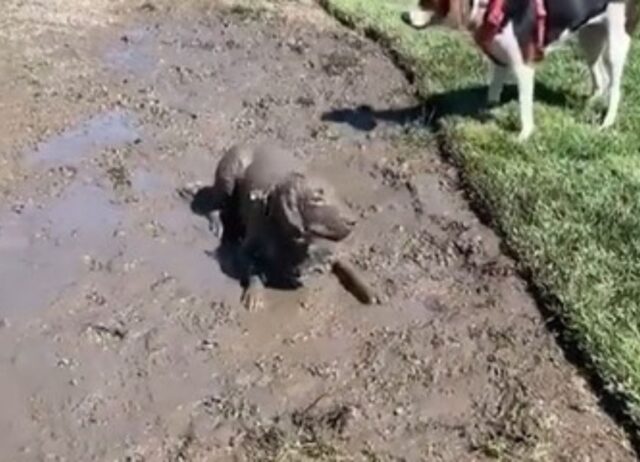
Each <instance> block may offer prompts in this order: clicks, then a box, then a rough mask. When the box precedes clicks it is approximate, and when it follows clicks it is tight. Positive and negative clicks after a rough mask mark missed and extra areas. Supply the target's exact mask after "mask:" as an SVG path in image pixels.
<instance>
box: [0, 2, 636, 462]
mask: <svg viewBox="0 0 640 462" xmlns="http://www.w3.org/2000/svg"><path fill="white" fill-rule="evenodd" d="M145 5H147V4H146V3H145ZM207 5H208V6H209V7H208V8H206V9H205V8H203V7H202V5H201V4H200V3H199V2H197V1H193V2H192V1H187V2H183V3H182V4H181V5H180V6H176V5H175V4H173V3H170V2H164V1H157V2H151V3H149V4H148V5H147V6H145V7H144V8H141V9H138V8H135V11H134V10H127V9H122V11H121V12H120V13H119V14H120V17H119V23H118V24H121V26H116V25H112V26H108V27H106V28H104V29H101V30H100V31H97V30H95V31H94V30H93V29H87V30H86V33H85V34H84V35H83V41H82V43H80V42H79V39H78V38H65V40H64V41H62V42H61V47H62V48H64V49H65V50H67V53H68V54H69V55H73V52H75V51H78V53H80V51H79V50H84V49H87V48H90V50H89V52H87V53H86V54H84V55H82V56H83V59H86V60H87V63H88V64H89V65H90V66H89V67H91V68H92V69H93V70H94V72H95V75H93V74H92V75H91V79H87V78H86V76H85V77H83V78H75V77H73V76H71V77H69V76H70V74H68V72H69V71H68V68H66V67H65V66H60V67H59V68H56V69H55V72H56V73H57V74H56V78H57V79H59V81H61V82H65V87H67V86H69V87H71V86H74V84H75V87H74V88H73V92H72V93H70V96H69V98H65V99H63V100H62V101H63V102H62V103H60V100H59V99H55V101H56V102H57V103H58V104H63V105H64V109H66V110H67V111H66V112H70V113H74V111H76V112H78V113H83V114H87V113H90V114H93V116H89V117H88V118H85V119H78V120H83V121H81V122H79V123H78V124H76V125H74V126H70V127H67V129H66V130H63V131H61V132H60V135H56V136H53V137H51V138H49V139H47V140H45V141H44V142H41V143H40V144H39V145H38V146H37V149H36V150H35V151H34V152H29V151H28V150H27V151H24V152H25V153H26V154H25V155H24V156H23V163H24V167H25V170H26V172H27V173H26V174H25V176H24V178H23V181H21V182H19V183H18V182H15V183H14V185H13V187H12V188H11V190H10V191H8V192H7V193H6V195H5V196H6V202H5V203H4V204H3V208H2V209H1V210H0V370H2V374H0V408H2V409H3V410H4V412H3V413H2V414H1V415H0V448H2V455H3V459H6V460H12V461H14V460H15V461H29V462H31V461H40V460H82V461H103V460H118V461H165V460H185V461H198V460H202V461H205V460H206V461H209V460H222V461H225V460H250V461H268V460H296V461H298V460H301V461H304V460H336V459H337V460H407V461H419V460H443V461H452V462H453V461H456V462H457V461H466V460H469V461H471V460H492V459H498V460H500V459H502V460H536V458H538V460H558V461H561V460H572V461H573V460H603V461H606V460H611V461H614V460H615V461H626V460H633V459H634V455H633V454H632V452H631V450H630V449H629V445H628V442H627V440H626V439H625V436H624V434H623V433H622V431H621V430H620V429H619V428H618V427H616V426H615V424H614V423H613V422H612V421H611V419H610V418H609V417H608V416H607V415H606V414H605V413H604V412H603V411H602V410H601V409H600V408H599V407H598V400H597V397H595V396H594V395H593V394H592V393H591V392H590V390H589V388H588V386H587V385H586V383H585V381H584V379H582V378H581V376H580V375H579V374H578V373H577V372H576V371H575V370H574V369H573V368H571V367H570V366H569V365H567V364H566V362H565V361H564V359H563V357H562V352H561V351H559V349H558V347H557V346H556V344H555V342H554V340H553V338H552V337H551V336H550V334H549V333H548V332H547V331H546V329H545V326H544V323H543V321H542V319H541V317H540V315H539V313H538V310H537V308H536V306H535V304H534V302H533V301H532V300H531V298H530V297H529V296H528V294H527V292H526V289H525V286H524V284H523V282H522V281H520V280H519V279H518V278H517V276H515V274H514V273H515V271H514V269H513V263H512V262H511V261H510V260H509V259H508V258H506V257H505V256H504V255H502V254H501V253H500V246H499V240H498V239H497V237H496V236H495V235H494V234H493V233H491V231H490V230H488V229H487V228H485V227H484V226H482V225H481V223H480V222H479V221H478V220H477V219H476V217H475V216H474V215H473V213H472V212H471V211H470V210H469V208H468V207H467V205H466V203H465V201H464V200H463V198H462V195H461V193H460V191H459V190H458V189H457V178H456V175H455V172H452V171H451V169H450V168H449V167H448V166H446V165H444V164H443V163H442V162H441V161H440V159H439V158H438V157H437V156H436V155H435V154H434V153H433V152H432V151H430V150H429V149H428V146H429V143H428V142H429V140H427V139H422V138H420V137H419V136H418V137H416V136H412V137H411V138H408V137H407V132H410V133H413V132H412V130H413V127H414V125H415V124H414V122H411V120H412V119H411V117H410V115H411V114H414V113H415V112H416V111H415V107H416V102H415V100H414V98H413V96H412V94H411V91H410V88H408V86H407V83H406V81H405V79H404V78H403V76H402V74H401V73H400V72H399V71H398V70H397V69H396V68H394V66H393V65H392V63H391V62H390V61H389V59H387V57H386V56H385V55H384V53H382V52H381V50H379V49H378V48H377V47H376V46H374V45H372V44H371V43H368V42H366V41H364V40H362V39H361V38H359V37H357V36H355V35H354V34H352V33H350V32H348V31H345V30H344V29H342V28H340V27H338V26H336V25H335V24H334V23H333V22H332V21H330V20H329V19H328V18H326V17H324V16H323V15H322V13H321V12H320V11H319V10H318V9H317V8H316V6H315V5H314V4H312V3H310V2H304V1H296V2H289V1H284V2H277V3H270V4H269V8H267V9H259V11H257V12H256V11H254V10H252V9H247V8H244V7H243V8H231V9H229V8H225V9H222V10H220V11H218V10H216V8H211V5H210V4H209V3H208V2H207ZM60 7H62V6H60ZM63 44H64V45H63ZM61 56H62V57H61V58H60V59H61V60H63V61H64V60H65V59H67V58H64V56H67V55H65V54H63V55H61ZM68 59H71V58H68ZM64 62H66V61H64ZM44 69H49V68H47V67H44ZM34 72H36V71H34ZM51 72H53V71H51ZM67 77H68V78H72V77H73V79H75V80H73V79H72V80H71V81H66V80H65V78H67ZM24 85H28V83H24ZM95 88H104V89H105V90H104V91H103V92H102V93H101V94H103V93H104V98H105V99H106V101H105V100H104V99H100V104H98V103H96V104H95V105H92V104H93V103H92V98H94V97H95V94H94V91H95ZM27 89H28V88H27ZM25 91H26V90H25ZM0 92H1V90H0ZM0 96H2V95H1V94H0ZM78 96H81V97H78ZM40 97H41V98H43V99H45V100H46V101H47V102H48V101H49V100H47V98H54V96H47V95H46V94H44V95H42V96H40ZM101 98H102V97H101ZM51 101H54V100H53V99H52V100H51ZM96 101H97V100H96ZM52 106H53V104H52ZM368 106H369V107H371V109H366V110H365V109H363V108H366V107H368ZM105 108H107V109H105ZM354 114H356V115H358V114H360V115H359V116H357V117H355V118H354V117H353V115H354ZM28 116H29V114H25V117H28ZM38 121H39V122H38ZM45 122H46V121H43V120H40V119H36V118H34V122H33V123H34V124H36V123H39V124H41V125H42V127H41V128H42V131H43V132H44V131H45V130H46V129H47V128H49V126H48V125H45ZM39 126H40V125H38V127H39ZM0 135H3V134H2V133H0ZM260 139H275V140H276V141H278V142H279V143H281V144H283V145H284V146H287V147H289V148H290V149H291V150H293V151H294V152H295V153H296V155H298V156H299V157H301V158H303V159H304V160H305V161H307V162H308V163H309V165H310V168H311V169H313V170H316V171H319V172H322V173H323V174H325V175H326V176H328V177H329V179H331V180H332V181H333V182H334V183H335V184H336V186H337V187H338V189H339V190H340V192H341V193H342V195H344V196H345V199H346V200H347V202H348V203H349V205H350V207H351V208H352V209H353V211H354V212H355V213H356V215H358V216H359V217H360V219H361V221H360V223H359V225H358V227H357V229H356V232H355V234H354V236H352V237H351V238H350V239H349V241H348V242H346V243H345V245H344V248H343V249H342V251H343V252H344V255H345V257H346V258H348V259H350V260H351V261H352V262H353V263H354V264H356V265H358V266H359V267H361V269H362V270H363V272H364V274H365V275H366V277H367V278H368V279H369V280H370V281H371V283H372V284H373V285H374V286H375V287H376V289H377V290H378V291H379V293H380V294H381V295H383V300H384V303H383V304H381V305H379V306H372V307H364V306H362V305H360V304H359V303H358V302H357V301H355V300H354V299H353V298H352V297H351V296H350V295H349V294H347V293H345V292H344V290H343V289H342V287H341V286H340V285H339V284H338V282H337V281H336V280H335V278H332V277H331V276H330V275H324V276H319V277H318V278H314V279H312V280H311V281H310V282H309V285H308V286H307V287H306V288H305V289H304V290H300V291H278V290H272V291H270V292H269V296H268V306H267V308H265V309H264V310H263V311H262V312H258V313H249V312H246V311H245V310H243V309H242V307H241V305H240V304H239V301H238V298H239V295H240V286H239V284H238V282H237V281H236V280H235V279H234V278H233V277H231V276H232V275H230V274H228V273H229V271H225V268H224V267H223V266H224V265H221V261H218V260H217V259H216V258H215V254H216V250H217V246H218V241H217V240H216V239H215V238H214V237H213V236H212V235H211V233H210V232H209V230H208V227H207V223H206V222H205V221H204V220H202V219H201V218H199V217H196V216H194V215H193V214H192V213H191V212H190V210H189V207H188V205H187V204H185V203H184V201H182V200H181V199H180V198H179V196H178V195H177V194H176V189H177V188H180V187H183V186H185V185H186V184H189V183H194V182H201V183H206V182H208V181H211V179H212V177H213V170H214V168H215V162H216V161H217V160H218V159H219V157H220V153H221V151H222V149H224V148H225V147H227V146H229V145H231V144H232V143H235V142H239V141H240V142H241V141H245V140H256V141H259V140H260ZM3 318H4V321H2V320H3Z"/></svg>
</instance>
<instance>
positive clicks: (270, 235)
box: [194, 144, 376, 310]
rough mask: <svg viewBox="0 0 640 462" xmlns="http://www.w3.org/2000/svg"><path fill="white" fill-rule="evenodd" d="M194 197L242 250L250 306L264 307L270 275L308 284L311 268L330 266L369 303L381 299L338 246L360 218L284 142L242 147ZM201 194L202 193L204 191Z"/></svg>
mask: <svg viewBox="0 0 640 462" xmlns="http://www.w3.org/2000/svg"><path fill="white" fill-rule="evenodd" d="M201 191H204V192H199V193H198V194H199V195H200V197H196V198H195V200H194V202H200V204H201V205H200V206H199V207H197V209H198V210H199V213H201V214H204V215H206V216H207V217H208V218H209V222H210V227H211V229H212V230H213V231H214V232H215V233H216V234H218V236H220V235H221V231H222V230H224V235H222V236H221V237H223V236H225V235H226V236H227V240H231V241H236V243H237V244H239V248H240V252H239V254H240V260H241V262H240V265H239V266H240V267H241V269H242V271H243V274H242V279H243V283H244V286H245V288H244V291H243V295H242V303H243V304H244V305H245V307H247V308H248V309H250V310H256V309H259V308H261V307H262V306H263V304H264V302H263V288H264V284H265V282H266V280H267V278H268V276H267V274H268V273H270V274H273V273H276V274H277V275H278V278H279V279H280V280H286V281H288V282H290V283H291V284H293V285H294V286H297V285H300V284H301V283H302V281H303V280H304V279H305V277H306V276H308V275H309V274H310V273H312V272H314V271H318V270H322V269H327V268H330V269H331V270H332V271H333V273H334V274H335V275H336V276H337V277H338V278H339V279H340V281H341V282H342V284H343V285H344V286H345V287H346V288H347V289H348V290H349V291H350V292H351V293H352V294H353V295H354V296H356V298H358V300H360V301H361V302H362V303H366V304H370V303H373V302H374V301H375V300H376V297H375V296H374V294H373V292H372V290H371V289H370V288H369V287H368V286H367V284H366V283H364V282H363V280H362V278H361V277H360V275H359V274H358V272H357V271H356V270H355V269H354V268H353V267H352V266H351V265H349V264H348V263H347V262H346V261H344V260H343V259H341V258H338V257H337V255H336V249H335V244H336V243H338V242H340V241H342V240H344V239H345V238H346V237H347V236H349V235H350V234H351V231H352V230H353V227H354V226H355V223H356V221H355V219H353V218H352V216H351V214H350V213H349V212H348V209H347V207H346V205H345V204H344V203H343V202H342V201H341V200H340V199H339V198H338V196H337V194H336V192H335V190H334V189H333V187H332V186H331V185H330V184H329V183H328V182H326V181H324V180H323V179H322V178H319V177H315V176H312V175H309V174H308V173H307V172H306V171H305V169H304V168H303V167H302V165H301V164H300V163H299V162H298V161H297V160H296V159H295V158H294V157H293V156H292V155H291V154H290V153H289V152H287V151H285V150H283V149H282V148H280V147H278V146H276V145H270V144H262V145H260V146H252V145H234V146H233V147H231V148H229V149H228V150H227V151H226V152H225V153H224V155H223V157H222V159H221V160H220V162H219V163H218V166H217V168H216V173H215V181H214V184H213V186H211V187H209V188H203V190H201ZM196 196H197V195H196Z"/></svg>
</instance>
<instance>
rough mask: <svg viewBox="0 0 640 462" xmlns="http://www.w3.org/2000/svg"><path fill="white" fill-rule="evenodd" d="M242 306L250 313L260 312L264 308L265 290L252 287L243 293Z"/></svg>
mask: <svg viewBox="0 0 640 462" xmlns="http://www.w3.org/2000/svg"><path fill="white" fill-rule="evenodd" d="M241 301H242V304H243V305H244V307H245V308H246V309H247V310H249V311H259V310H261V309H262V308H264V290H263V289H262V287H257V286H250V287H247V288H246V289H245V290H244V292H243V293H242V299H241Z"/></svg>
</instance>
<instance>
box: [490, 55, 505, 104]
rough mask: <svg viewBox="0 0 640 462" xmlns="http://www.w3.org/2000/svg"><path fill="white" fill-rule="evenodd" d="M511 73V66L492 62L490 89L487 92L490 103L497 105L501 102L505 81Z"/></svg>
mask: <svg viewBox="0 0 640 462" xmlns="http://www.w3.org/2000/svg"><path fill="white" fill-rule="evenodd" d="M508 75H509V68H508V67H506V66H500V65H498V64H496V63H493V62H492V63H491V70H490V75H489V90H488V94H487V100H488V102H489V104H490V105H492V106H493V105H495V104H498V103H499V102H500V98H501V96H502V90H503V88H504V84H505V81H506V80H507V76H508Z"/></svg>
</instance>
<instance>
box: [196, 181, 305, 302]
mask: <svg viewBox="0 0 640 462" xmlns="http://www.w3.org/2000/svg"><path fill="white" fill-rule="evenodd" d="M212 193H213V188H212V187H211V186H205V187H203V188H200V189H199V190H197V191H196V192H195V194H194V195H193V198H192V200H191V204H190V208H191V211H192V212H193V213H194V214H195V215H198V216H201V217H205V218H206V217H207V216H208V215H209V214H210V213H211V212H213V211H214V209H213V207H212V206H211V204H212V203H213V200H212ZM237 210H238V201H237V198H232V200H231V205H229V206H227V207H225V208H224V209H223V210H221V211H220V224H221V226H222V235H221V236H220V243H219V245H218V247H217V248H215V249H214V250H207V251H205V253H206V254H207V256H209V257H211V258H213V259H214V260H216V261H217V262H218V264H219V265H220V270H221V271H222V273H223V274H225V275H226V276H227V277H229V278H231V279H234V280H237V281H238V282H239V283H240V284H243V285H245V284H246V283H247V281H246V280H245V275H246V274H247V267H246V265H247V262H246V260H245V259H244V258H242V255H241V251H240V248H241V244H242V240H243V238H244V233H245V230H244V227H243V226H242V223H241V220H240V217H239V216H238V213H237ZM254 263H255V264H257V265H258V267H259V271H260V273H261V274H263V275H264V276H265V279H266V280H265V283H266V285H267V287H269V288H273V289H278V290H295V289H297V288H298V287H299V286H300V284H299V283H298V282H297V281H295V280H292V279H291V278H287V277H283V276H282V272H281V271H280V268H274V267H271V266H269V265H267V264H266V263H264V262H260V261H256V262H254Z"/></svg>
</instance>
